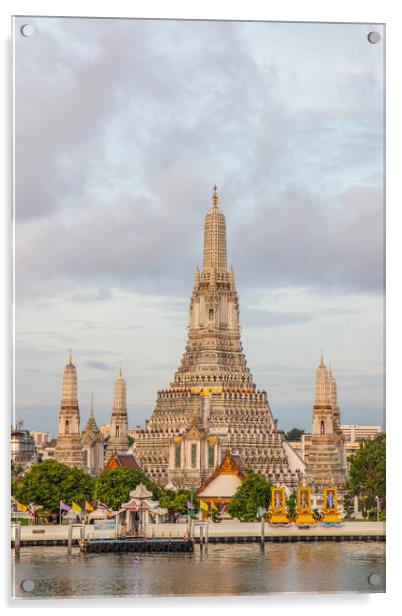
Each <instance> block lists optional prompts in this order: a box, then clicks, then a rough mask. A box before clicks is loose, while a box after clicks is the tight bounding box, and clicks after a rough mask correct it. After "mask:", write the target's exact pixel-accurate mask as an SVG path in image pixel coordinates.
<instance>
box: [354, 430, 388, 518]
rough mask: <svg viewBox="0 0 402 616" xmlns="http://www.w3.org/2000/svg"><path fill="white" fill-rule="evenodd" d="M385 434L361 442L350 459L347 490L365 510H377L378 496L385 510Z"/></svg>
mask: <svg viewBox="0 0 402 616" xmlns="http://www.w3.org/2000/svg"><path fill="white" fill-rule="evenodd" d="M385 443H386V437H385V434H379V435H378V436H376V438H374V439H366V440H364V441H361V442H360V447H359V449H358V450H357V451H356V453H355V454H353V455H352V456H350V457H349V459H348V461H349V462H350V468H349V478H348V482H347V484H346V490H347V491H348V492H349V494H350V495H351V496H358V497H359V499H361V501H362V502H363V507H364V509H365V510H370V509H375V507H376V500H375V497H376V496H378V498H379V499H380V504H381V509H385V506H386V498H385V457H386V452H385Z"/></svg>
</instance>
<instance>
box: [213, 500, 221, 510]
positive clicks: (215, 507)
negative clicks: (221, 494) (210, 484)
mask: <svg viewBox="0 0 402 616" xmlns="http://www.w3.org/2000/svg"><path fill="white" fill-rule="evenodd" d="M211 509H215V511H219V509H218V507H217V506H216V504H215V503H214V502H213V501H212V502H211Z"/></svg>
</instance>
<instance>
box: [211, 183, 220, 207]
mask: <svg viewBox="0 0 402 616" xmlns="http://www.w3.org/2000/svg"><path fill="white" fill-rule="evenodd" d="M218 203H219V197H218V189H217V186H216V184H215V186H214V192H213V193H212V205H213V206H214V207H218Z"/></svg>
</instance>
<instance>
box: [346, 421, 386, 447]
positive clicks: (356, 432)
mask: <svg viewBox="0 0 402 616" xmlns="http://www.w3.org/2000/svg"><path fill="white" fill-rule="evenodd" d="M341 432H342V434H343V436H344V437H345V441H346V442H347V443H348V442H350V443H354V442H355V441H361V440H363V439H367V438H370V439H371V438H375V437H376V436H378V435H379V434H380V433H381V426H359V425H350V424H345V425H342V426H341Z"/></svg>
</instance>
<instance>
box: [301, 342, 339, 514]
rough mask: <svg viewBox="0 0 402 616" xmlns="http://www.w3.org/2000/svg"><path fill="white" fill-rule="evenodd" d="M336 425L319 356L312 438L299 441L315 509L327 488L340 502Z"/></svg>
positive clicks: (332, 389) (333, 398)
mask: <svg viewBox="0 0 402 616" xmlns="http://www.w3.org/2000/svg"><path fill="white" fill-rule="evenodd" d="M340 423H341V422H340V410H339V404H338V395H337V387H336V382H335V379H334V377H333V374H332V370H331V369H328V368H327V367H326V366H325V364H324V358H323V354H322V353H321V359H320V365H319V366H318V368H317V371H316V384H315V398H314V406H313V426H312V434H306V435H305V436H304V437H303V441H304V462H305V475H306V481H307V482H308V483H309V484H311V485H312V486H313V491H315V492H317V493H318V494H319V501H318V503H317V504H318V505H319V504H321V501H320V499H321V497H322V492H323V488H324V487H330V486H331V485H333V486H334V487H337V488H338V490H339V495H340V498H341V500H342V493H343V486H344V484H345V479H346V455H345V443H344V437H343V434H342V432H341V429H340Z"/></svg>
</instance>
